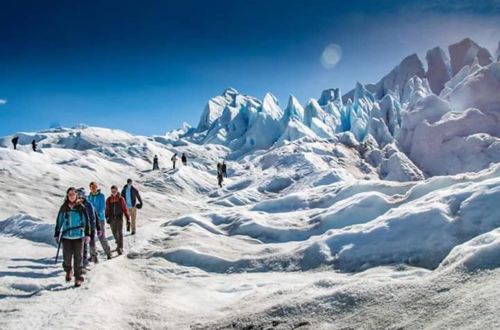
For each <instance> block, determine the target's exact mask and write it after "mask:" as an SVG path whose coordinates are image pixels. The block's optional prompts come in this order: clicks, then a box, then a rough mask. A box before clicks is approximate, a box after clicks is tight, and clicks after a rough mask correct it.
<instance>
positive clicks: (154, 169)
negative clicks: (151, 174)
mask: <svg viewBox="0 0 500 330" xmlns="http://www.w3.org/2000/svg"><path fill="white" fill-rule="evenodd" d="M159 169H160V166H158V164H156V163H154V164H153V171H156V170H159Z"/></svg>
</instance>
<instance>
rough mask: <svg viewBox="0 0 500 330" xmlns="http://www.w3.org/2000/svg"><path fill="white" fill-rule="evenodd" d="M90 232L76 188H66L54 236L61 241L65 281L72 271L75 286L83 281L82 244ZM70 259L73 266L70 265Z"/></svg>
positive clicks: (69, 279) (88, 239)
mask: <svg viewBox="0 0 500 330" xmlns="http://www.w3.org/2000/svg"><path fill="white" fill-rule="evenodd" d="M91 234H92V233H91V228H90V221H89V218H88V216H87V212H86V211H85V207H84V206H83V205H82V204H80V203H78V198H77V194H76V189H75V188H73V187H71V188H68V190H67V191H66V199H65V200H64V203H63V205H62V206H61V208H60V209H59V213H58V214H57V222H56V228H55V233H54V237H55V239H56V241H57V242H58V243H59V242H62V246H63V258H64V261H63V268H64V271H65V272H66V282H69V281H71V279H72V277H73V272H74V276H75V286H77V287H78V286H80V285H82V282H83V276H82V254H83V244H84V243H88V242H90V236H91ZM72 259H73V267H72V266H71V261H72Z"/></svg>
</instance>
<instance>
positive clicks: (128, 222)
mask: <svg viewBox="0 0 500 330" xmlns="http://www.w3.org/2000/svg"><path fill="white" fill-rule="evenodd" d="M127 231H130V221H129V220H127Z"/></svg>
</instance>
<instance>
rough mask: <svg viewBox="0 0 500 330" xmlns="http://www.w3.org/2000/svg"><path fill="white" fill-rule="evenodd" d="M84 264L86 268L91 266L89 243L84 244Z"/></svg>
mask: <svg viewBox="0 0 500 330" xmlns="http://www.w3.org/2000/svg"><path fill="white" fill-rule="evenodd" d="M82 262H83V266H84V267H86V266H87V265H88V264H89V245H88V244H87V243H84V244H83V255H82Z"/></svg>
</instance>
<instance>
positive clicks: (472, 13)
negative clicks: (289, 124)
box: [0, 0, 500, 136]
mask: <svg viewBox="0 0 500 330" xmlns="http://www.w3.org/2000/svg"><path fill="white" fill-rule="evenodd" d="M499 18H500V1H499V0H491V1H478V0H476V1H448V0H441V1H436V0H434V1H411V2H405V1H392V0H391V1H384V0H379V1H356V0H355V1H350V2H349V3H346V1H319V0H316V1H315V0H309V1H291V0H289V1H282V0H274V1H273V0H266V1H249V0H248V1H237V0H233V1H210V2H207V1H200V2H197V1H155V0H149V1H112V0H107V1H70V0H66V1H50V0H48V1H43V2H42V1H23V0H19V1H15V2H14V1H12V2H11V3H10V4H8V3H3V4H2V10H0V136H3V135H7V134H12V133H14V132H17V131H32V130H39V129H44V128H48V127H49V126H51V125H52V124H54V123H59V124H61V125H63V126H74V125H76V124H78V123H86V124H88V125H93V126H104V127H111V128H120V129H124V130H126V131H129V132H132V133H136V134H144V135H152V134H162V133H164V132H166V131H168V130H171V129H174V128H177V127H179V126H180V125H181V124H182V122H184V121H186V122H188V123H190V124H192V125H196V124H197V123H198V119H199V116H200V115H201V112H202V110H203V108H204V106H205V104H206V102H207V100H208V99H209V98H210V97H213V96H215V95H218V94H220V93H221V92H222V91H223V90H224V89H225V88H226V87H230V86H231V87H234V88H236V89H238V90H239V91H240V92H242V93H245V94H250V95H253V96H256V97H259V98H262V97H263V96H264V94H265V93H266V92H272V93H273V94H275V95H276V96H277V97H278V98H279V100H280V104H282V105H283V106H285V105H286V101H287V99H288V95H289V94H294V95H295V96H297V97H298V98H299V100H300V101H301V102H302V103H305V102H306V101H307V100H308V99H309V98H311V97H319V95H320V93H321V91H322V90H323V89H326V88H331V87H340V88H341V89H342V90H343V91H344V92H347V91H348V90H349V89H351V88H352V87H353V86H354V84H355V83H356V81H360V82H362V83H369V82H375V81H377V80H378V79H380V78H381V77H382V76H383V75H384V74H386V73H387V72H388V71H389V70H391V69H392V68H393V67H394V66H395V65H397V64H398V63H399V61H400V60H401V59H402V58H403V57H404V56H406V55H409V54H411V53H415V52H416V53H418V54H419V55H420V56H424V55H425V52H426V50H427V49H429V48H432V47H434V46H437V45H440V46H442V47H447V46H448V45H449V44H450V43H454V42H457V41H459V40H461V39H463V38H464V37H471V38H473V39H474V40H476V41H477V42H478V43H480V44H481V45H483V46H485V47H487V48H489V49H490V51H492V52H493V51H495V48H496V46H497V44H498V41H500V24H498V21H499ZM332 43H334V44H337V45H339V46H340V47H341V49H342V57H341V59H340V61H339V62H338V63H337V65H336V66H334V67H333V68H325V67H324V66H322V64H321V61H320V57H321V54H322V52H323V50H324V49H325V47H326V46H327V45H329V44H332ZM1 100H4V101H5V102H2V101H1Z"/></svg>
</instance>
